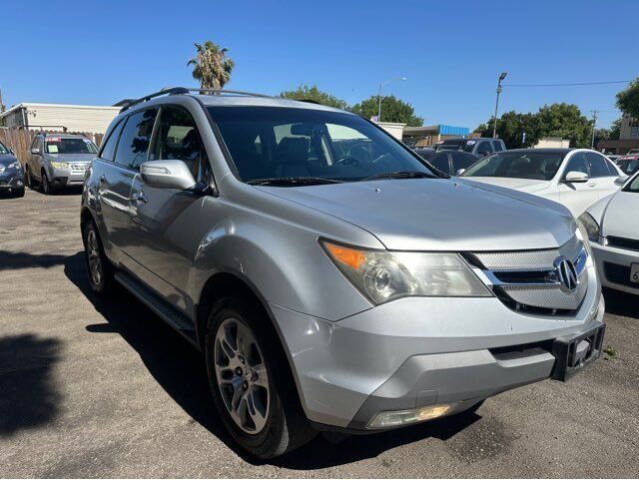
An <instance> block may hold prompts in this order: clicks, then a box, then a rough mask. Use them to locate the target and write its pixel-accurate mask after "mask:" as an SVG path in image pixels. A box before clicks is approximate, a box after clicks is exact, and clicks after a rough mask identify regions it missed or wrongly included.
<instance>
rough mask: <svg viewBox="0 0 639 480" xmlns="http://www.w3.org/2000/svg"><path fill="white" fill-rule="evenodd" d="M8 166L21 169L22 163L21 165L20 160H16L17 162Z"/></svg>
mask: <svg viewBox="0 0 639 480" xmlns="http://www.w3.org/2000/svg"><path fill="white" fill-rule="evenodd" d="M7 168H15V169H16V170H20V168H21V165H20V162H18V161H17V160H16V161H15V162H13V163H10V164H9V166H8V167H7Z"/></svg>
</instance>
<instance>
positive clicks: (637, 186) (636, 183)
mask: <svg viewBox="0 0 639 480" xmlns="http://www.w3.org/2000/svg"><path fill="white" fill-rule="evenodd" d="M624 191H625V192H636V193H638V192H639V174H637V175H635V178H633V179H632V180H630V181H629V182H628V184H627V185H626V187H625V188H624Z"/></svg>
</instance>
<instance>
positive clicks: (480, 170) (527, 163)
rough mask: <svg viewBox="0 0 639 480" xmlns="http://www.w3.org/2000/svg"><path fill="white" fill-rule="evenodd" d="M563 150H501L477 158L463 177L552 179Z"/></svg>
mask: <svg viewBox="0 0 639 480" xmlns="http://www.w3.org/2000/svg"><path fill="white" fill-rule="evenodd" d="M564 156H565V153H563V152H535V151H530V150H526V151H522V152H502V153H496V154H494V155H491V156H490V157H486V158H484V159H481V160H479V161H478V162H477V163H475V164H473V165H471V166H470V167H469V168H468V170H466V171H465V172H464V174H463V175H462V176H464V177H507V178H526V179H530V180H550V179H552V178H553V177H554V176H555V174H556V173H557V170H558V169H559V165H561V162H562V160H563V159H564Z"/></svg>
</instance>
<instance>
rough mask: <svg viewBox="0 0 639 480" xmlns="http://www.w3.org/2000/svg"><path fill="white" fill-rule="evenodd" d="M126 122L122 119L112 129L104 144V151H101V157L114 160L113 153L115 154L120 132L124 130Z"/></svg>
mask: <svg viewBox="0 0 639 480" xmlns="http://www.w3.org/2000/svg"><path fill="white" fill-rule="evenodd" d="M123 124H124V122H123V121H122V120H120V122H119V123H118V124H117V125H116V126H115V127H114V128H113V130H111V134H110V135H109V138H107V139H106V141H105V142H104V144H103V146H102V151H101V152H100V158H103V159H105V160H110V161H113V155H114V154H115V146H116V145H117V144H118V137H119V136H120V132H121V131H122V125H123Z"/></svg>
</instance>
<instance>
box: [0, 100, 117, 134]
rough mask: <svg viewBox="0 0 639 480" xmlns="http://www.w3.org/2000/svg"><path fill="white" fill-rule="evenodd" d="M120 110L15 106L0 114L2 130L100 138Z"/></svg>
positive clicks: (59, 106) (31, 105)
mask: <svg viewBox="0 0 639 480" xmlns="http://www.w3.org/2000/svg"><path fill="white" fill-rule="evenodd" d="M119 112H120V107H111V106H101V105H62V104H55V103H19V104H17V105H14V106H13V107H11V108H9V109H8V110H7V111H6V112H4V113H2V114H0V122H1V121H4V125H5V126H6V127H10V128H11V127H13V128H28V129H29V130H53V131H68V132H88V133H100V134H103V133H104V132H105V131H106V129H107V127H108V126H109V124H110V123H111V121H112V120H113V119H114V118H115V116H116V115H117V114H118V113H119Z"/></svg>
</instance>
